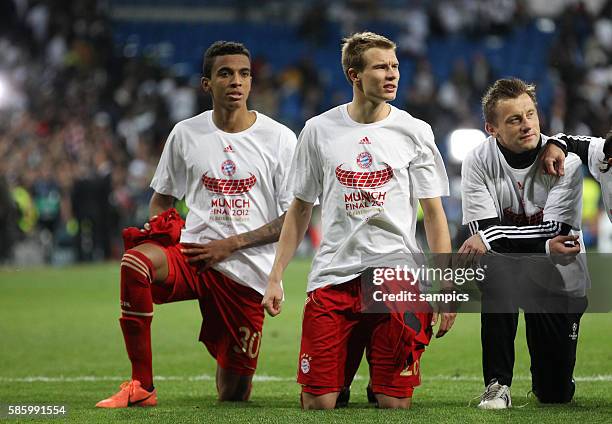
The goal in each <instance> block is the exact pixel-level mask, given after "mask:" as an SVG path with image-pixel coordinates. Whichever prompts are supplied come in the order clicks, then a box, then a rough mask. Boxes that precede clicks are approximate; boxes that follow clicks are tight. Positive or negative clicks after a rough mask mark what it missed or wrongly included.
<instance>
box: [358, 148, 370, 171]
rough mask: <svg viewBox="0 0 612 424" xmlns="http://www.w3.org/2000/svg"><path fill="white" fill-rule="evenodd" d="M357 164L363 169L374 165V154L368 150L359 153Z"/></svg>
mask: <svg viewBox="0 0 612 424" xmlns="http://www.w3.org/2000/svg"><path fill="white" fill-rule="evenodd" d="M357 166H358V167H360V168H361V169H368V168H369V167H370V166H372V155H371V154H369V153H368V152H361V153H359V154H358V155H357Z"/></svg>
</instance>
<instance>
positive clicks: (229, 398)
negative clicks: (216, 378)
mask: <svg viewBox="0 0 612 424" xmlns="http://www.w3.org/2000/svg"><path fill="white" fill-rule="evenodd" d="M218 395H219V402H245V401H247V400H249V397H250V396H251V387H250V385H248V386H246V385H240V386H233V387H231V386H227V385H220V386H219V393H218Z"/></svg>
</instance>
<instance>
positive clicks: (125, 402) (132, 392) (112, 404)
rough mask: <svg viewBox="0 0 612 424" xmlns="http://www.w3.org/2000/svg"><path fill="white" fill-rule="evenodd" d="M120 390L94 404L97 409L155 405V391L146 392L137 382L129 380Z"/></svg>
mask: <svg viewBox="0 0 612 424" xmlns="http://www.w3.org/2000/svg"><path fill="white" fill-rule="evenodd" d="M120 387H121V390H119V391H118V392H117V393H115V394H114V395H112V396H111V397H109V398H108V399H104V400H101V401H100V402H98V403H96V407H98V408H127V407H129V406H155V405H157V391H156V390H155V389H153V391H152V392H147V391H146V390H145V389H143V388H142V386H141V385H140V381H138V380H130V381H126V382H124V383H122V384H121V386H120Z"/></svg>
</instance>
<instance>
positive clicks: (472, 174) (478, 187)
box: [461, 154, 498, 225]
mask: <svg viewBox="0 0 612 424" xmlns="http://www.w3.org/2000/svg"><path fill="white" fill-rule="evenodd" d="M486 181H487V177H486V176H485V172H484V170H483V169H482V166H481V164H480V163H479V162H478V161H477V160H476V156H475V155H474V154H468V155H467V156H466V158H465V160H464V161H463V163H462V164H461V208H462V212H463V225H467V224H468V223H470V222H472V221H479V220H483V219H489V218H498V214H497V208H496V207H495V202H494V200H493V195H492V193H491V192H490V191H489V188H488V187H487V183H486Z"/></svg>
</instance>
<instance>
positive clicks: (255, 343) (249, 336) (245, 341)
mask: <svg viewBox="0 0 612 424" xmlns="http://www.w3.org/2000/svg"><path fill="white" fill-rule="evenodd" d="M238 331H239V332H240V333H241V335H242V337H241V338H240V343H241V344H242V346H236V345H234V352H236V353H244V354H245V355H247V356H248V357H249V358H257V355H258V354H259V346H260V345H261V331H255V332H251V330H250V329H249V328H248V327H240V328H239V329H238Z"/></svg>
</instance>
